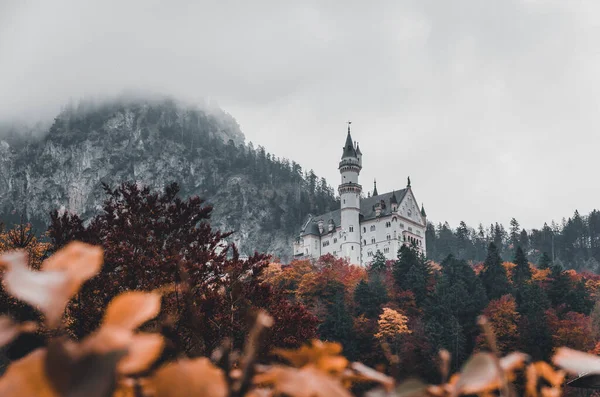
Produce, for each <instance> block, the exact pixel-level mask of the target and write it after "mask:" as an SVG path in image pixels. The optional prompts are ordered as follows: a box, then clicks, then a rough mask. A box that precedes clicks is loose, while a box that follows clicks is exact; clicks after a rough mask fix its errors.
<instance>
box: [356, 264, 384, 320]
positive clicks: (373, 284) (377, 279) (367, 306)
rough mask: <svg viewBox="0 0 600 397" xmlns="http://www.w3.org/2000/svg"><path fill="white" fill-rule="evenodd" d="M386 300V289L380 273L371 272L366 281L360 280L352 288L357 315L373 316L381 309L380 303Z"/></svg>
mask: <svg viewBox="0 0 600 397" xmlns="http://www.w3.org/2000/svg"><path fill="white" fill-rule="evenodd" d="M387 301H388V295H387V290H386V288H385V285H384V284H383V281H382V277H381V275H378V274H371V275H370V276H369V281H368V282H367V281H365V280H361V281H360V282H359V283H358V285H357V286H356V289H355V290H354V303H355V304H356V312H357V314H358V315H361V314H364V315H365V316H366V317H367V318H375V317H377V316H378V315H379V313H380V311H381V305H383V304H384V303H385V302H387Z"/></svg>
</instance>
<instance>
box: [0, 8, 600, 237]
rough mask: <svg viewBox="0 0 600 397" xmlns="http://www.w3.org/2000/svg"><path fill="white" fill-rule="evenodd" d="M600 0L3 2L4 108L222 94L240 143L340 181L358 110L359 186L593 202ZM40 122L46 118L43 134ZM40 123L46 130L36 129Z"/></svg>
mask: <svg viewBox="0 0 600 397" xmlns="http://www.w3.org/2000/svg"><path fill="white" fill-rule="evenodd" d="M598 11H600V4H598V3H597V2H594V1H580V2H563V1H544V2H541V1H534V0H511V1H503V2H494V3H489V2H485V3H484V2H481V1H476V0H459V1H455V2H452V3H450V2H439V1H433V0H425V1H423V0H414V1H411V0H406V1H377V2H373V3H369V4H367V3H364V2H357V1H351V2H346V3H344V5H340V4H335V3H333V2H317V1H309V2H302V3H289V2H286V3H281V2H276V1H256V2H252V3H243V2H235V3H234V2H230V1H222V2H216V1H201V2H193V1H183V0H177V1H171V2H162V1H128V2H118V1H90V2H78V1H74V0H58V1H54V2H44V1H16V0H8V1H7V0H3V1H1V2H0V120H3V122H4V123H5V124H6V123H12V122H13V121H14V120H18V121H19V123H23V122H25V124H26V125H30V126H31V125H35V124H36V123H37V122H40V121H41V122H42V123H48V122H50V121H51V120H52V119H53V117H55V116H56V115H57V114H58V113H59V112H60V110H61V108H63V107H64V106H67V105H68V104H69V103H70V102H71V103H77V102H78V101H79V100H81V99H84V100H85V99H86V98H107V97H109V98H112V97H114V96H118V95H120V94H121V93H123V92H127V91H131V90H133V91H135V92H144V93H148V92H152V93H158V94H160V95H169V96H172V97H174V98H177V99H178V100H181V101H185V102H186V103H192V104H197V105H199V106H204V105H206V104H211V106H215V107H217V106H219V107H222V108H223V109H224V110H225V111H226V112H228V113H230V114H232V115H233V116H234V117H235V118H236V119H237V121H238V122H239V124H240V126H241V129H242V131H243V132H244V134H245V135H246V141H252V142H253V143H254V144H255V145H256V144H260V145H263V146H265V147H266V149H267V150H268V151H270V152H272V153H274V154H275V155H277V156H280V157H287V158H290V159H293V160H295V161H297V162H298V163H300V164H302V166H303V167H304V168H305V169H314V170H315V172H316V173H317V174H318V175H323V176H325V177H326V178H327V179H328V181H329V183H330V184H332V185H334V186H335V185H337V183H338V180H339V174H338V171H337V162H338V160H339V156H340V155H341V147H342V145H343V143H344V139H345V131H346V124H345V122H346V121H348V120H351V121H352V122H353V123H352V126H353V137H354V139H355V140H358V141H359V142H360V145H361V149H362V151H363V155H364V157H363V163H364V168H363V172H362V173H361V183H362V184H363V186H364V187H365V189H370V188H371V186H372V181H373V179H374V178H377V183H378V189H379V191H380V192H384V191H390V190H392V189H399V188H402V187H404V186H405V184H406V177H407V176H410V177H411V180H412V182H413V184H412V185H413V189H414V191H415V194H416V198H417V200H419V201H421V202H423V203H424V204H425V208H426V209H427V213H428V215H429V218H430V219H431V220H433V221H443V220H448V221H449V222H450V223H451V224H453V225H456V224H457V223H458V222H459V221H460V220H464V221H466V222H467V223H469V224H471V225H476V224H478V223H479V222H481V223H483V224H484V225H487V224H489V223H491V222H495V221H501V222H503V223H504V224H508V221H509V219H510V218H512V217H516V218H517V219H518V220H519V221H520V223H521V224H522V226H524V227H527V228H532V227H540V226H541V225H542V224H543V222H545V221H548V222H549V221H551V220H552V219H555V220H557V221H559V220H560V219H561V218H562V217H565V216H570V215H571V214H572V213H573V211H574V210H575V209H579V211H580V212H581V213H587V212H589V211H590V210H591V209H592V208H595V207H596V208H597V207H598V197H600V186H598V184H595V183H593V182H591V181H590V173H589V170H593V169H595V168H596V163H597V162H596V160H595V159H596V157H597V148H598V147H599V145H600V137H599V135H598V134H597V133H596V131H595V128H596V127H595V125H596V119H597V115H598V105H597V104H598V103H600V102H599V100H600V77H599V76H598V73H597V70H598V69H599V67H600V55H598V52H597V49H596V47H597V44H596V43H597V37H600V35H599V33H600V26H599V25H598V24H597V22H596V21H595V16H596V15H598ZM42 130H43V129H42ZM38 132H39V131H38Z"/></svg>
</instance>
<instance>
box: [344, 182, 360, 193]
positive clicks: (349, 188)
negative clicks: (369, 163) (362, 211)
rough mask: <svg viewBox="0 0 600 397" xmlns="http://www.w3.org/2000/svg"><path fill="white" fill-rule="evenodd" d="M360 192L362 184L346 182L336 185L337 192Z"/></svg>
mask: <svg viewBox="0 0 600 397" xmlns="http://www.w3.org/2000/svg"><path fill="white" fill-rule="evenodd" d="M360 192H362V185H359V184H358V183H352V182H347V183H343V184H341V185H340V186H339V187H338V193H339V194H342V193H360Z"/></svg>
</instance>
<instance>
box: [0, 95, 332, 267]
mask: <svg viewBox="0 0 600 397" xmlns="http://www.w3.org/2000/svg"><path fill="white" fill-rule="evenodd" d="M0 132H1V131H0ZM11 136H12V137H13V139H10V140H9V139H5V140H2V141H0V214H2V220H3V221H4V222H5V223H11V222H15V221H16V220H18V219H19V217H22V216H24V217H25V218H26V219H27V220H29V221H31V222H32V223H34V225H37V227H38V229H44V228H45V225H46V222H47V219H48V214H49V212H50V211H51V210H53V209H61V208H62V209H65V210H68V211H72V212H75V213H78V214H80V215H82V216H83V217H84V218H85V217H89V216H91V215H93V214H94V213H96V212H97V211H98V210H99V208H100V205H101V204H102V202H103V200H104V196H103V192H102V189H101V183H102V182H105V183H107V184H109V185H110V186H113V187H114V186H116V185H118V184H119V183H121V182H124V181H137V182H140V183H143V184H147V185H150V186H153V187H155V188H161V187H163V186H164V185H166V184H167V183H170V182H173V181H174V182H177V183H179V184H180V186H181V194H182V196H189V195H199V196H201V197H203V198H205V199H206V200H207V201H208V202H209V203H210V204H212V205H214V212H213V219H212V224H213V227H218V228H220V229H221V230H235V231H236V233H235V234H234V237H233V239H234V240H235V242H236V243H237V244H238V246H239V247H240V250H241V252H242V253H245V254H250V253H252V252H254V251H255V250H257V251H260V252H268V253H271V254H274V255H276V256H279V257H280V258H282V259H283V260H288V259H289V258H290V255H291V243H292V240H291V239H292V238H293V236H294V235H295V234H296V231H297V229H298V228H299V226H300V224H301V222H302V219H303V218H304V217H305V216H306V215H307V214H308V213H321V212H326V211H328V210H330V209H332V208H336V207H337V203H336V201H335V199H334V195H333V191H332V189H331V188H330V187H329V186H328V185H327V183H326V182H325V181H324V180H319V179H318V178H317V177H316V176H315V175H314V174H313V173H312V172H310V173H306V172H303V171H302V168H301V167H300V166H299V165H298V164H296V163H295V162H290V161H288V160H286V159H277V158H275V157H274V156H272V155H271V154H268V153H266V152H265V151H264V149H263V148H262V147H260V146H259V147H258V148H257V149H255V148H254V147H253V146H252V145H251V144H249V145H246V144H245V143H244V135H243V134H242V132H241V131H240V128H239V126H238V124H237V122H236V121H235V119H234V118H233V117H232V116H230V115H229V114H227V113H225V112H224V111H222V110H220V109H200V108H198V107H190V106H186V105H183V104H181V103H178V102H176V101H174V100H172V99H168V98H162V99H152V100H140V99H136V100H123V99H121V100H114V101H108V102H103V103H100V104H94V103H91V102H82V103H80V104H79V105H78V106H77V107H68V108H67V109H65V110H63V111H62V112H61V113H60V114H59V115H58V116H57V117H56V118H55V120H54V123H53V124H52V126H51V127H50V128H49V130H48V131H47V133H46V134H44V135H43V136H42V137H38V138H37V139H31V138H28V139H27V140H26V141H23V140H19V139H15V138H14V137H15V136H17V137H18V134H15V133H14V131H13V132H12V134H11ZM7 140H8V142H7Z"/></svg>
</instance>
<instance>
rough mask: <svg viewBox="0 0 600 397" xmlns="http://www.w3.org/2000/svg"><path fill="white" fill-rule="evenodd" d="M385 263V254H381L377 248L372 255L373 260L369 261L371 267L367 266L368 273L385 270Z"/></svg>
mask: <svg viewBox="0 0 600 397" xmlns="http://www.w3.org/2000/svg"><path fill="white" fill-rule="evenodd" d="M385 263H386V259H385V256H384V255H383V253H382V252H381V250H377V252H375V256H374V257H373V262H371V267H370V268H369V273H371V272H375V273H381V272H385V270H386V266H385Z"/></svg>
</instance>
